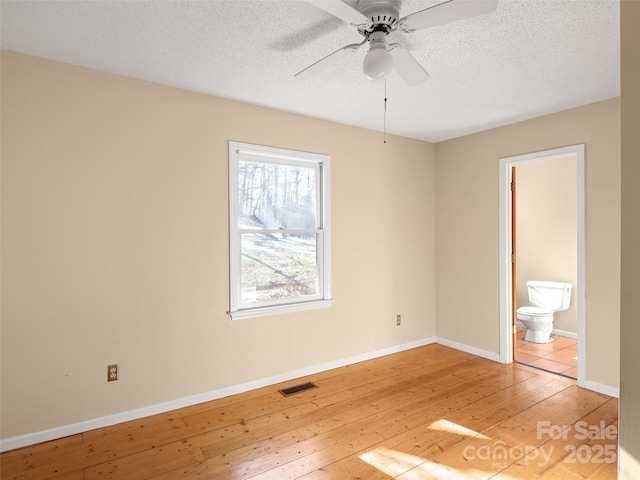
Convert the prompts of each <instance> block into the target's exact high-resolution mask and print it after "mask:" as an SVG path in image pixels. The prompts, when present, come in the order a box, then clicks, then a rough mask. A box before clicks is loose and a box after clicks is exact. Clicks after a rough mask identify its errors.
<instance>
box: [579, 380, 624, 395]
mask: <svg viewBox="0 0 640 480" xmlns="http://www.w3.org/2000/svg"><path fill="white" fill-rule="evenodd" d="M584 388H586V389H588V390H593V391H594V392H598V393H603V394H605V395H609V396H610V397H615V398H620V389H619V388H616V387H610V386H609V385H603V384H601V383H597V382H591V381H589V380H587V381H586V382H584Z"/></svg>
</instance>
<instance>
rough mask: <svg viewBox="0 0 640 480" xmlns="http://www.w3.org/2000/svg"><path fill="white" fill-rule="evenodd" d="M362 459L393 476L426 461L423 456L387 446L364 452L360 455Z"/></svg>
mask: <svg viewBox="0 0 640 480" xmlns="http://www.w3.org/2000/svg"><path fill="white" fill-rule="evenodd" d="M360 459H361V460H364V461H365V462H367V463H368V464H369V465H371V466H372V467H375V468H377V469H378V470H380V471H381V472H384V473H386V474H387V475H389V476H391V477H392V478H394V477H397V476H398V475H400V474H402V473H404V472H406V471H407V470H411V469H412V468H414V467H416V466H418V465H420V464H421V463H423V462H424V461H425V459H424V458H422V457H417V456H415V455H411V454H409V453H404V452H398V451H397V450H392V449H390V448H386V447H377V448H375V449H374V450H371V451H369V452H367V453H363V454H362V455H360Z"/></svg>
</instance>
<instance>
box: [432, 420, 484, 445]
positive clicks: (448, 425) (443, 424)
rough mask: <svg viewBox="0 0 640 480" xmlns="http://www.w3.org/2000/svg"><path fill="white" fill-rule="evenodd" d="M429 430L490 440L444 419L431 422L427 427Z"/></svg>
mask: <svg viewBox="0 0 640 480" xmlns="http://www.w3.org/2000/svg"><path fill="white" fill-rule="evenodd" d="M429 429H430V430H439V431H441V432H449V433H455V434H456V435H464V436H466V437H478V438H482V439H484V440H491V439H490V438H489V437H487V436H486V435H483V434H481V433H479V432H476V431H475V430H471V429H469V428H467V427H463V426H462V425H458V424H457V423H453V422H450V421H449V420H445V419H444V418H441V419H440V420H437V421H435V422H433V423H432V424H431V425H429Z"/></svg>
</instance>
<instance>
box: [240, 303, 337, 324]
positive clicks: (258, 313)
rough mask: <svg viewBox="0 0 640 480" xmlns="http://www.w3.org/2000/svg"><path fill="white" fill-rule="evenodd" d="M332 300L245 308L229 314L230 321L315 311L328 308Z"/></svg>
mask: <svg viewBox="0 0 640 480" xmlns="http://www.w3.org/2000/svg"><path fill="white" fill-rule="evenodd" d="M332 303H333V299H328V300H318V301H314V302H301V303H292V304H289V305H274V306H271V307H257V308H247V309H244V310H236V311H235V312H229V316H230V317H231V320H242V319H245V318H254V317H265V316H267V315H281V314H284V313H292V312H302V311H305V310H317V309H319V308H329V307H330V306H331V304H332Z"/></svg>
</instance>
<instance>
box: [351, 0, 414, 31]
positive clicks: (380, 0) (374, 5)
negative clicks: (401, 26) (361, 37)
mask: <svg viewBox="0 0 640 480" xmlns="http://www.w3.org/2000/svg"><path fill="white" fill-rule="evenodd" d="M401 5H402V0H370V1H366V2H365V1H360V2H358V3H357V4H356V6H355V8H356V9H357V10H358V11H359V12H360V13H362V14H363V15H364V16H365V17H367V18H368V19H369V20H370V21H371V24H372V27H370V28H368V29H365V31H369V32H371V31H374V30H377V31H380V30H383V29H384V31H386V32H390V31H391V30H394V29H395V28H396V25H397V23H398V20H399V19H400V7H401Z"/></svg>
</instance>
